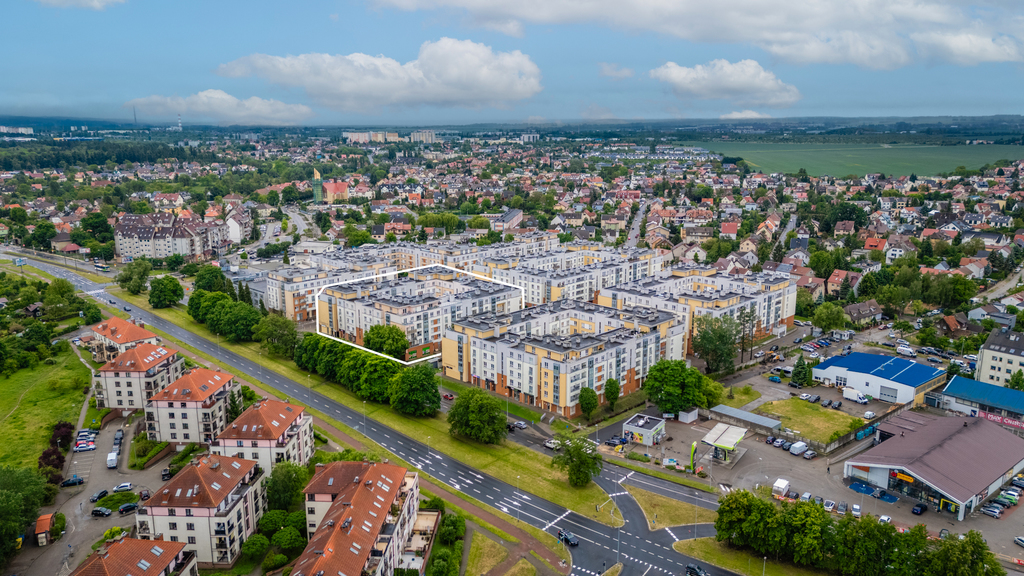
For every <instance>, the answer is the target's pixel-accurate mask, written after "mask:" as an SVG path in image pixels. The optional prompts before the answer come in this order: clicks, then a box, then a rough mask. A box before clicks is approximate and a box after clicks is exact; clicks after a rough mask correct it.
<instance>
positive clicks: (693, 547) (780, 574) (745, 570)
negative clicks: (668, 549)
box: [672, 538, 821, 576]
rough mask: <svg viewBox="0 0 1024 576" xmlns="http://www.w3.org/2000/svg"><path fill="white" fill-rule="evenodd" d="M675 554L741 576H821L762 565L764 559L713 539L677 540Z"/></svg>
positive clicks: (794, 568)
mask: <svg viewBox="0 0 1024 576" xmlns="http://www.w3.org/2000/svg"><path fill="white" fill-rule="evenodd" d="M672 547H673V548H674V549H675V551H676V552H679V553H680V554H685V555H687V556H692V557H694V558H696V559H698V560H700V561H701V562H705V563H707V564H713V565H715V566H718V567H719V568H724V569H726V570H731V571H733V572H736V573H738V574H743V575H744V576H758V575H759V574H762V567H763V574H764V576H821V572H818V571H816V570H810V569H807V568H802V567H800V566H794V565H792V564H780V563H778V562H767V563H764V557H763V556H758V555H756V554H754V553H753V552H751V551H749V550H741V549H733V548H730V547H729V546H728V545H726V544H725V542H716V541H715V539H714V538H698V539H696V540H680V541H678V542H676V543H675V544H674V545H673V546H672Z"/></svg>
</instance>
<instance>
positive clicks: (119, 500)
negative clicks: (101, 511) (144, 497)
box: [96, 492, 139, 512]
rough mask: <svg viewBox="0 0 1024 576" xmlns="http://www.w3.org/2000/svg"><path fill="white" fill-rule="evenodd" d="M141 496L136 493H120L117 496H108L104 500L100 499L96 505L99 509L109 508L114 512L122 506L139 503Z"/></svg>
mask: <svg viewBox="0 0 1024 576" xmlns="http://www.w3.org/2000/svg"><path fill="white" fill-rule="evenodd" d="M138 501H139V495H138V494H136V493H135V492H118V493H116V494H107V495H106V496H104V497H103V498H100V500H99V502H97V503H96V507H97V508H109V509H110V510H113V511H114V512H117V509H118V508H119V507H120V506H121V504H127V503H129V502H138Z"/></svg>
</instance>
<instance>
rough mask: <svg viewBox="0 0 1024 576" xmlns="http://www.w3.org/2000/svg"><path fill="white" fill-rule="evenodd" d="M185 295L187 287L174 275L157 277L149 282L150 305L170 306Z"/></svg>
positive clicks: (157, 306) (154, 306) (158, 306)
mask: <svg viewBox="0 0 1024 576" xmlns="http://www.w3.org/2000/svg"><path fill="white" fill-rule="evenodd" d="M184 297H185V289H184V288H182V287H181V284H179V283H178V280H177V279H176V278H174V277H173V276H164V277H162V278H157V279H156V280H153V281H151V282H150V283H149V305H150V306H152V307H153V308H170V307H171V306H173V305H175V304H177V303H178V302H180V301H181V299H182V298H184Z"/></svg>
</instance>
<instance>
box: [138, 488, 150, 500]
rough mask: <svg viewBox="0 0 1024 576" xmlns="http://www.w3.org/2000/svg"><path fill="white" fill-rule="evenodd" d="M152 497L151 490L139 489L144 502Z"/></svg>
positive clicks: (140, 497)
mask: <svg viewBox="0 0 1024 576" xmlns="http://www.w3.org/2000/svg"><path fill="white" fill-rule="evenodd" d="M150 498H151V495H150V493H149V490H139V500H142V501H143V502H145V501H146V500H149V499H150Z"/></svg>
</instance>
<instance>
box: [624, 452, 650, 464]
mask: <svg viewBox="0 0 1024 576" xmlns="http://www.w3.org/2000/svg"><path fill="white" fill-rule="evenodd" d="M626 458H629V459H630V460H636V461H637V462H650V461H651V459H650V458H648V457H647V456H644V455H643V454H638V453H636V452H630V453H629V455H628V456H626Z"/></svg>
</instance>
